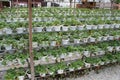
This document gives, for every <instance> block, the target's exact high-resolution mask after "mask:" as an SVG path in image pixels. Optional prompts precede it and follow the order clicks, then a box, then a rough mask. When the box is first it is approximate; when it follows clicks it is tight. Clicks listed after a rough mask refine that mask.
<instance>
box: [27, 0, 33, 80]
mask: <svg viewBox="0 0 120 80" xmlns="http://www.w3.org/2000/svg"><path fill="white" fill-rule="evenodd" d="M28 8H29V9H28V10H29V13H28V14H29V55H30V69H31V80H34V79H35V78H34V77H35V72H34V62H33V60H34V58H33V53H32V1H31V0H28Z"/></svg>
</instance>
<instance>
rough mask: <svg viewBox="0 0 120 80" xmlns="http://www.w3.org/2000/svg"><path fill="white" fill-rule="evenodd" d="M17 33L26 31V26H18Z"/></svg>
mask: <svg viewBox="0 0 120 80" xmlns="http://www.w3.org/2000/svg"><path fill="white" fill-rule="evenodd" d="M16 31H17V33H19V34H20V33H23V32H24V31H25V28H22V27H21V28H16Z"/></svg>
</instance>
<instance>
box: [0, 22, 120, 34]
mask: <svg viewBox="0 0 120 80" xmlns="http://www.w3.org/2000/svg"><path fill="white" fill-rule="evenodd" d="M72 22H73V23H72ZM79 24H80V23H79V22H77V21H66V22H64V25H61V23H60V22H59V21H54V22H39V23H34V24H33V32H60V31H76V30H80V31H81V30H99V29H118V28H119V27H120V24H99V25H79ZM5 26H9V27H6V28H4V27H5ZM27 26H28V24H27V23H12V25H11V24H10V25H7V24H4V23H1V29H0V35H3V34H15V33H17V34H22V33H28V32H29V29H28V28H26V27H27Z"/></svg>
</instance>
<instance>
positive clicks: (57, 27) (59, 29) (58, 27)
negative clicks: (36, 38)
mask: <svg viewBox="0 0 120 80" xmlns="http://www.w3.org/2000/svg"><path fill="white" fill-rule="evenodd" d="M53 29H54V31H61V26H53Z"/></svg>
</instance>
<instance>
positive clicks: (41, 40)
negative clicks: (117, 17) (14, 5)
mask: <svg viewBox="0 0 120 80" xmlns="http://www.w3.org/2000/svg"><path fill="white" fill-rule="evenodd" d="M119 32H120V31H119V30H114V31H113V30H111V31H109V30H102V31H100V30H99V31H98V32H96V31H91V32H89V31H88V32H67V33H61V32H60V33H44V34H33V48H37V47H48V46H53V47H55V46H61V45H62V46H65V45H77V44H86V43H96V42H103V41H110V40H119V38H120V36H119ZM76 34H77V35H76ZM50 35H51V36H50ZM13 38H14V37H13ZM13 38H9V37H8V38H3V39H2V40H0V41H1V44H0V49H1V50H4V49H5V50H12V49H19V50H20V49H23V48H27V47H28V40H27V39H24V38H20V39H18V40H17V39H13Z"/></svg>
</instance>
